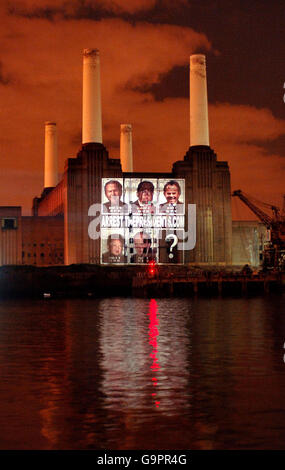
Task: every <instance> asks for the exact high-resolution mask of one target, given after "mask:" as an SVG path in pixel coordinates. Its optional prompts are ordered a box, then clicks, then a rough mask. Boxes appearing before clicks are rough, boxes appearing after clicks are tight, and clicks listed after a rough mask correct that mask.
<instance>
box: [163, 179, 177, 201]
mask: <svg viewBox="0 0 285 470" xmlns="http://www.w3.org/2000/svg"><path fill="white" fill-rule="evenodd" d="M164 196H165V198H166V200H167V202H168V204H176V203H177V201H178V199H179V196H180V194H179V191H178V188H177V186H175V184H169V185H168V186H166V189H165V191H164Z"/></svg>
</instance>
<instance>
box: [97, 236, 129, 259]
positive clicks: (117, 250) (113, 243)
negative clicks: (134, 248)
mask: <svg viewBox="0 0 285 470" xmlns="http://www.w3.org/2000/svg"><path fill="white" fill-rule="evenodd" d="M124 245H125V240H124V237H122V235H117V234H111V235H109V236H108V238H107V247H108V251H106V252H105V253H103V255H102V262H103V263H126V262H127V257H126V256H125V255H124Z"/></svg>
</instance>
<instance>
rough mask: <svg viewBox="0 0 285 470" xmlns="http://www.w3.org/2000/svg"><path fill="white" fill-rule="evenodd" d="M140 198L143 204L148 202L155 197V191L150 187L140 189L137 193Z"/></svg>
mask: <svg viewBox="0 0 285 470" xmlns="http://www.w3.org/2000/svg"><path fill="white" fill-rule="evenodd" d="M137 195H138V199H139V201H140V202H141V203H142V204H148V203H149V202H151V201H152V199H153V192H152V191H150V190H149V189H144V190H143V191H139V192H138V193H137Z"/></svg>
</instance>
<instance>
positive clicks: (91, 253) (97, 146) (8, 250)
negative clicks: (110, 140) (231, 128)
mask: <svg viewBox="0 0 285 470" xmlns="http://www.w3.org/2000/svg"><path fill="white" fill-rule="evenodd" d="M82 115H83V121H82V147H81V148H80V150H79V152H78V154H77V156H76V157H75V158H69V159H68V160H67V161H66V162H65V167H64V173H63V177H62V179H61V180H60V181H58V163H57V130H56V123H54V122H46V124H45V176H44V181H45V183H44V189H43V192H42V194H41V196H40V197H35V198H34V200H33V208H32V215H31V216H29V217H27V216H22V215H21V207H0V219H1V231H0V265H5V264H14V265H21V264H24V265H37V266H47V265H62V264H65V265H70V264H79V263H87V264H89V263H90V264H99V263H100V262H101V261H102V257H101V251H102V248H101V244H100V239H99V238H98V239H95V240H94V239H92V238H90V236H89V234H88V226H89V224H90V220H92V217H90V215H88V213H89V208H90V206H92V205H93V204H96V203H97V204H101V202H102V178H108V179H110V180H114V179H118V178H119V179H122V178H123V179H128V178H137V179H138V180H151V179H164V180H169V181H173V180H177V179H182V180H184V181H185V200H184V201H183V202H184V205H185V207H187V206H188V204H195V205H196V245H195V248H194V249H191V250H185V251H184V252H183V256H182V253H179V252H176V257H175V259H174V260H173V261H174V262H176V263H183V264H188V263H191V264H195V265H219V266H228V265H231V264H234V265H242V264H245V263H248V264H251V265H253V266H257V265H259V264H260V252H261V251H262V248H263V246H262V243H263V240H265V231H266V230H265V227H264V226H263V225H262V224H261V223H259V222H249V223H246V222H232V215H231V184H230V170H229V166H228V163H227V162H226V161H219V160H218V159H217V155H216V154H215V152H214V150H213V149H212V148H211V147H210V143H209V124H208V98H207V79H206V61H205V56H204V55H201V54H196V55H192V56H191V57H190V146H189V149H186V153H185V156H184V158H181V159H178V160H177V161H176V162H174V163H173V167H172V171H171V172H169V173H137V172H133V153H132V127H131V125H130V124H127V125H126V124H123V125H121V135H120V159H114V158H109V155H108V150H107V149H106V148H105V146H104V145H103V141H102V116H101V90H100V57H99V51H98V50H96V49H85V50H84V53H83V112H82ZM177 157H178V158H179V156H177ZM181 157H182V156H181ZM187 224H188V220H187V211H186V213H185V225H186V227H187V226H188V225H187ZM244 233H246V237H247V238H249V239H248V240H247V241H246V245H245V246H244V245H243V242H241V238H242V237H243V234H244ZM160 262H163V263H164V262H165V263H167V262H170V259H169V258H168V255H167V244H166V242H163V241H162V243H161V256H160Z"/></svg>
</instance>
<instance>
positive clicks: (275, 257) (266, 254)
mask: <svg viewBox="0 0 285 470" xmlns="http://www.w3.org/2000/svg"><path fill="white" fill-rule="evenodd" d="M232 196H237V197H239V199H240V200H241V201H242V202H243V203H244V204H245V205H246V206H247V207H249V209H250V210H251V211H252V212H253V213H254V214H255V215H256V216H257V217H258V218H259V220H260V221H261V222H262V223H263V224H264V225H265V226H266V228H267V229H268V230H269V231H270V232H269V233H270V236H269V239H268V241H267V243H266V244H265V247H264V251H263V266H264V267H270V268H279V267H280V268H282V269H285V195H284V196H283V197H284V199H283V208H282V210H280V208H279V207H277V206H275V205H273V204H268V203H265V202H261V201H258V200H257V199H255V198H253V197H252V196H249V195H248V194H246V193H244V192H243V191H241V190H240V189H238V190H236V191H234V192H233V193H232ZM257 204H259V205H261V206H263V207H265V208H267V209H270V210H271V211H272V214H271V215H269V214H267V213H266V212H264V210H262V209H261V208H260V207H258V205H257Z"/></svg>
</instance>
